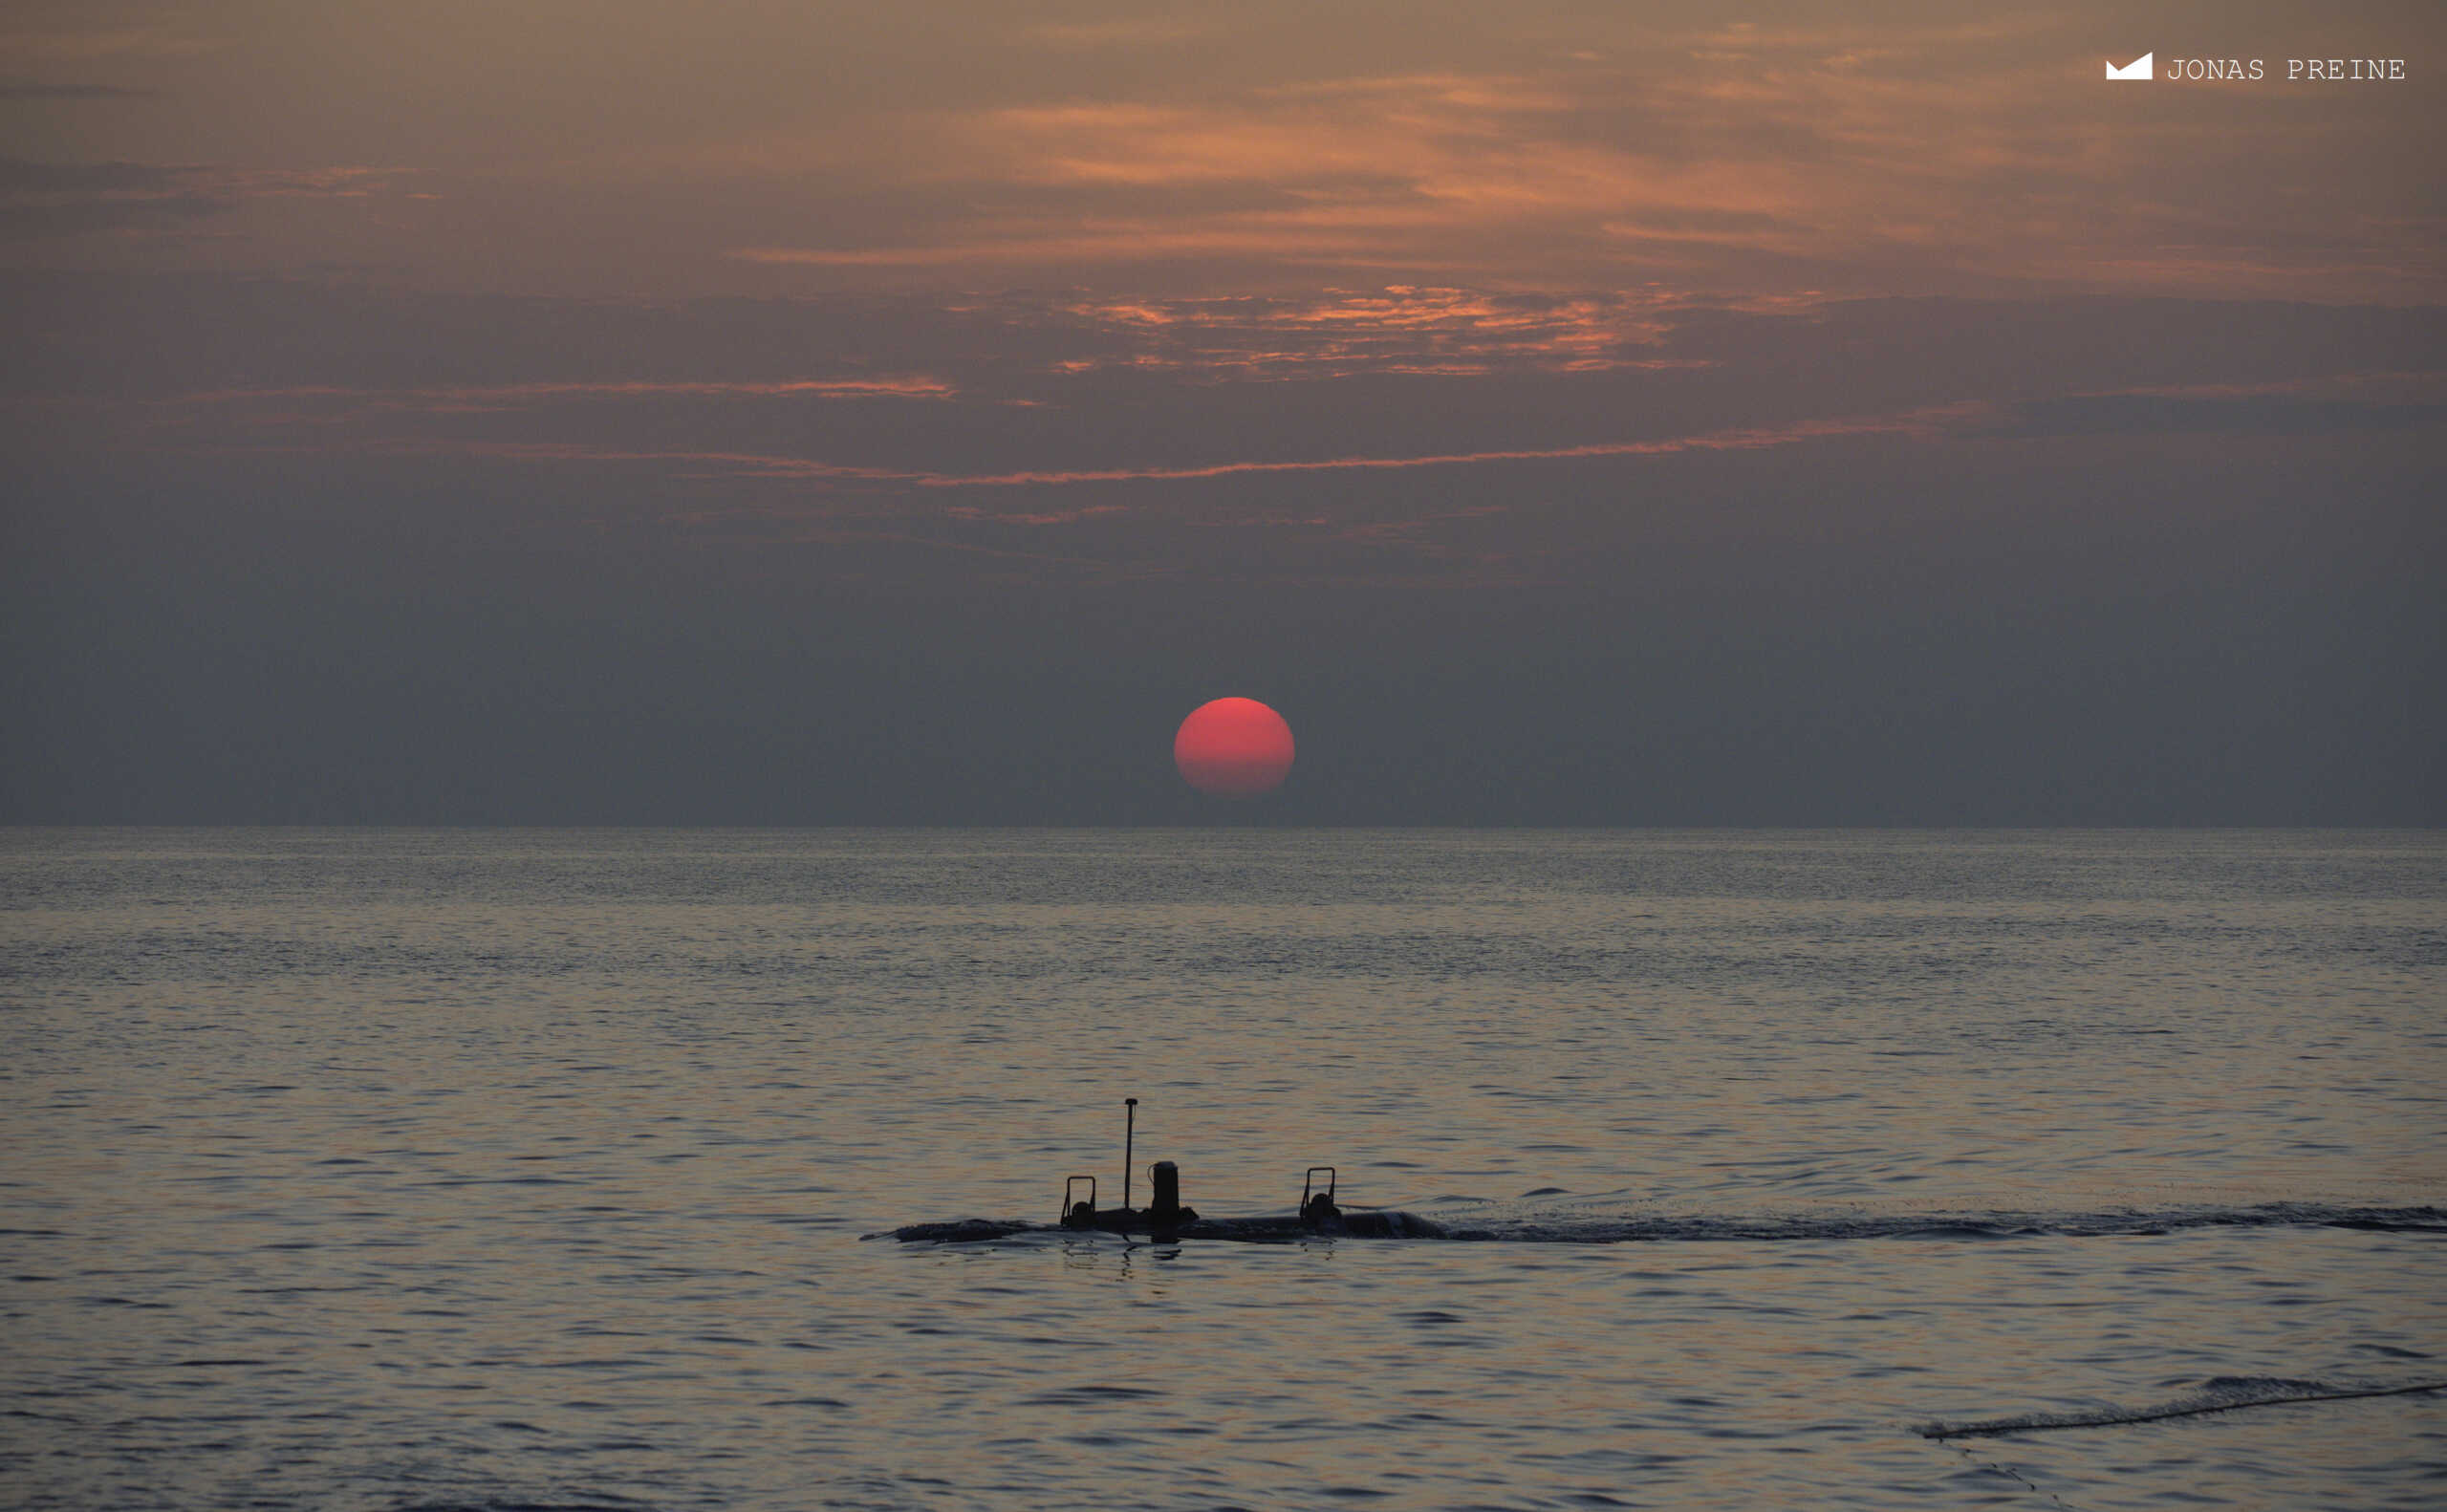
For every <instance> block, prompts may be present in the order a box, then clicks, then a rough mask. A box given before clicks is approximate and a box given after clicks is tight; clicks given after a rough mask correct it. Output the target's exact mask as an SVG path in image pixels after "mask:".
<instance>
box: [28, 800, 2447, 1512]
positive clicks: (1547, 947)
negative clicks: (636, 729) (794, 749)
mask: <svg viewBox="0 0 2447 1512" xmlns="http://www.w3.org/2000/svg"><path fill="white" fill-rule="evenodd" d="M0 907H4V908H5V912H0V973H4V975H0V1077H4V1078H5V1086H6V1096H5V1102H0V1140H4V1141H5V1144H4V1145H0V1150H4V1151H5V1163H4V1164H0V1271H5V1277H6V1279H5V1282H0V1412H5V1416H0V1502H5V1503H8V1504H11V1505H14V1506H21V1507H41V1508H51V1507H76V1508H149V1507H175V1508H235V1507H267V1506H269V1507H292V1506H296V1507H315V1508H340V1509H357V1508H368V1509H384V1512H390V1509H405V1508H420V1509H442V1508H469V1509H476V1508H483V1509H509V1508H604V1509H610V1508H619V1509H637V1508H697V1507H706V1508H713V1507H722V1508H792V1507H874V1508H899V1507H923V1508H969V1507H985V1508H994V1507H1012V1508H1031V1509H1033V1508H1069V1507H1094V1508H1105V1507H1111V1508H1221V1507H1250V1508H1277V1507H1328V1506H1332V1507H1354V1506H1358V1507H1372V1508H1384V1509H1389V1512H1390V1509H1410V1508H1460V1507H1501V1508H1523V1507H1612V1506H1641V1507H1707V1508H1763V1507H1765V1508H1776V1507H1796V1508H1816V1507H1879V1508H1886V1507H1912V1506H1924V1507H1940V1508H1944V1507H1970V1506H1986V1505H2009V1506H2010V1505H2028V1506H2032V1507H2042V1508H2046V1507H2061V1508H2070V1509H2087V1512H2097V1509H2102V1508H2111V1507H2120V1508H2139V1507H2171V1506H2183V1507H2201V1506H2235V1507H2279V1506H2300V1507H2323V1508H2335V1507H2408V1508H2410V1507H2435V1506H2437V1505H2440V1504H2442V1503H2447V1392H2440V1391H2421V1390H2410V1391H2409V1390H2405V1389H2406V1388H2421V1387H2424V1386H2427V1385H2435V1384H2437V1383H2442V1382H2447V1264H2442V1263H2443V1262H2447V836H2442V835H2440V834H2437V833H2384V832H2351V833H2316V832H2205V833H2204V832H2184V833H2125V832H2117V833H2070V832H2053V833H2022V832H2016V833H1979V832H1814V833H1813V832H1792V833H1760V832H1691V833H1676V832H1347V831H1333V832H1257V831H1246V830H1236V831H1223V832H1145V831H1133V832H1120V831H1114V832H1094V831H1072V832H976V831H961V832H702V831H697V832H642V831H599V832H407V831H397V832H380V831H18V832H8V833H6V834H5V835H0ZM1126 1096H1136V1097H1137V1098H1139V1099H1140V1102H1139V1105H1138V1108H1137V1135H1136V1138H1137V1146H1136V1148H1137V1159H1138V1164H1139V1167H1140V1171H1141V1174H1140V1176H1139V1177H1137V1180H1138V1181H1139V1182H1142V1183H1143V1181H1144V1179H1145V1177H1144V1174H1143V1173H1144V1168H1145V1165H1146V1163H1147V1162H1148V1161H1151V1160H1157V1159H1171V1160H1174V1161H1176V1162H1178V1164H1179V1165H1180V1171H1181V1181H1182V1187H1183V1196H1184V1197H1185V1199H1187V1200H1189V1201H1190V1202H1192V1203H1194V1204H1196V1205H1197V1206H1199V1207H1200V1208H1201V1209H1202V1210H1204V1211H1205V1212H1207V1213H1210V1214H1225V1215H1255V1214H1265V1213H1282V1212H1285V1211H1287V1210H1288V1208H1289V1207H1290V1205H1291V1204H1292V1202H1293V1200H1294V1199H1296V1198H1297V1197H1298V1195H1299V1188H1300V1184H1301V1179H1302V1174H1303V1171H1304V1169H1305V1168H1307V1167H1309V1166H1310V1165H1319V1164H1332V1165H1333V1166H1335V1167H1336V1168H1337V1172H1338V1180H1339V1186H1340V1195H1341V1197H1342V1199H1343V1201H1344V1203H1345V1205H1346V1206H1349V1207H1353V1208H1356V1207H1359V1206H1362V1205H1367V1206H1381V1207H1392V1208H1398V1209H1401V1210H1403V1211H1406V1212H1408V1213H1411V1214H1415V1215H1418V1216H1420V1217H1423V1218H1426V1219H1429V1220H1433V1221H1435V1222H1436V1223H1438V1224H1440V1225H1441V1226H1442V1227H1443V1228H1444V1229H1445V1230H1446V1231H1447V1232H1448V1234H1450V1235H1451V1236H1453V1237H1450V1238H1445V1239H1412V1240H1367V1239H1352V1238H1342V1239H1319V1240H1311V1241H1307V1242H1291V1243H1272V1244H1261V1243H1235V1242H1202V1241H1198V1240H1187V1241H1183V1242H1179V1243H1174V1244H1163V1245H1157V1244H1150V1243H1147V1242H1130V1241H1125V1240H1123V1239H1121V1238H1118V1237H1115V1236H1111V1235H1079V1234H1071V1233H1065V1232H1061V1231H1059V1230H1052V1229H1046V1228H1037V1229H1031V1230H1027V1231H1022V1232H1018V1233H1012V1234H1008V1235H1006V1236H1005V1237H1002V1238H999V1239H996V1240H992V1241H989V1242H968V1243H929V1242H902V1241H900V1240H898V1239H895V1238H893V1237H891V1235H890V1232H889V1231H891V1230H894V1229H897V1228H899V1227H902V1226H904V1225H908V1224H916V1223H928V1222H941V1221H946V1220H955V1219H961V1218H967V1217H978V1218H987V1219H1007V1220H1028V1221H1029V1222H1033V1223H1037V1224H1040V1225H1042V1224H1045V1223H1048V1222H1050V1220H1052V1219H1053V1218H1054V1217H1055V1214H1056V1211H1057V1208H1058V1204H1059V1201H1060V1197H1061V1191H1062V1183H1063V1178H1064V1177H1067V1176H1070V1175H1072V1174H1074V1173H1076V1174H1092V1175H1094V1176H1096V1177H1098V1178H1099V1182H1100V1186H1101V1189H1102V1190H1101V1195H1102V1197H1103V1199H1104V1201H1105V1202H1106V1203H1107V1205H1111V1204H1113V1203H1114V1202H1115V1200H1116V1199H1118V1196H1119V1194H1118V1192H1117V1190H1115V1189H1116V1188H1117V1187H1118V1185H1119V1183H1120V1180H1121V1149H1120V1145H1121V1135H1122V1132H1123V1118H1122V1105H1121V1100H1122V1099H1123V1098H1124V1097H1126ZM1144 1190H1145V1189H1144V1186H1143V1185H1140V1186H1139V1187H1138V1192H1139V1194H1141V1196H1142V1199H1143V1193H1144ZM878 1234H880V1235H883V1236H884V1237H880V1238H864V1237H862V1236H869V1235H878ZM2380 1392H2391V1393H2395V1394H2390V1395H2358V1396H2349V1395H2347V1393H2380ZM2303 1397H2328V1398H2337V1399H2329V1400H2289V1398H2303ZM2200 1407H2226V1408H2230V1409H2231V1410H2228V1411H2222V1412H2215V1413H2207V1414H2194V1415H2182V1416H2167V1417H2159V1418H2158V1420H2154V1421H2139V1420H2135V1419H2140V1418H2148V1417H2154V1416H2156V1415H2160V1414H2166V1413H2183V1412H2188V1411H2189V1410H2190V1409H2193V1408H2200ZM1946 1428H1953V1429H1963V1428H1977V1429H1979V1430H1980V1431H1978V1432H1974V1433H1972V1434H1969V1435H1968V1436H1960V1437H1951V1438H1947V1437H1930V1436H1927V1434H1928V1432H1929V1431H1931V1430H1933V1429H1940V1430H1941V1429H1946Z"/></svg>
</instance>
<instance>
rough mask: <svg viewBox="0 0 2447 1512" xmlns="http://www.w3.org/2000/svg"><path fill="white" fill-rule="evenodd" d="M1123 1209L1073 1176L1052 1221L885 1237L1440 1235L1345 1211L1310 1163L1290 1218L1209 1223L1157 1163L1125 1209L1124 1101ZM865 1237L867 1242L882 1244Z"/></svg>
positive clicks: (1126, 1102)
mask: <svg viewBox="0 0 2447 1512" xmlns="http://www.w3.org/2000/svg"><path fill="white" fill-rule="evenodd" d="M1122 1108H1123V1114H1122V1120H1123V1121H1122V1142H1121V1205H1120V1206H1119V1207H1098V1206H1097V1205H1096V1178H1095V1177H1093V1176H1073V1177H1067V1178H1065V1179H1064V1181H1063V1183H1062V1208H1061V1212H1060V1214H1059V1216H1058V1217H1057V1218H1056V1219H1055V1220H1054V1221H1053V1222H1051V1223H1027V1222H1018V1221H1013V1220H993V1219H982V1218H970V1219H962V1220H958V1221H956V1222H950V1223H911V1224H908V1225H907V1226H905V1227H902V1228H896V1229H893V1230H891V1231H890V1236H891V1237H892V1238H894V1239H897V1240H899V1241H900V1242H903V1243H937V1244H957V1243H964V1242H968V1243H973V1242H979V1241H984V1240H996V1239H1003V1238H1007V1237H1008V1236H1010V1235H1013V1234H1024V1233H1029V1232H1049V1231H1059V1230H1063V1229H1069V1230H1072V1231H1073V1232H1094V1233H1106V1234H1122V1235H1144V1236H1146V1237H1147V1238H1148V1239H1151V1240H1154V1241H1156V1242H1159V1243H1171V1242H1175V1241H1178V1240H1184V1239H1220V1240H1236V1241H1239V1242H1243V1243H1260V1244H1264V1243H1288V1242H1294V1241H1297V1240H1303V1239H1312V1238H1344V1237H1348V1238H1353V1239H1440V1238H1442V1237H1443V1236H1444V1229H1443V1227H1442V1226H1441V1225H1440V1224H1438V1223H1434V1222H1431V1221H1429V1220H1426V1219H1423V1218H1419V1217H1418V1216H1416V1215H1414V1214H1410V1213H1397V1212H1394V1211H1391V1210H1389V1209H1379V1208H1364V1209H1361V1210H1359V1211H1357V1212H1346V1211H1344V1209H1343V1208H1342V1207H1341V1206H1340V1205H1338V1204H1337V1203H1336V1202H1335V1201H1334V1195H1335V1171H1334V1168H1333V1167H1332V1166H1330V1165H1312V1166H1310V1167H1309V1168H1308V1170H1307V1171H1305V1172H1303V1173H1302V1174H1301V1177H1300V1202H1299V1205H1298V1206H1297V1207H1296V1208H1294V1209H1293V1210H1292V1212H1291V1214H1290V1215H1289V1216H1283V1215H1261V1216H1258V1217H1252V1218H1208V1217H1205V1216H1204V1215H1202V1214H1201V1213H1200V1212H1199V1211H1198V1209H1196V1208H1194V1207H1189V1206H1187V1205H1185V1204H1183V1202H1182V1201H1181V1183H1180V1167H1179V1166H1177V1165H1175V1164H1174V1163H1173V1162H1172V1161H1170V1160H1159V1161H1157V1162H1156V1163H1155V1164H1153V1165H1151V1166H1149V1167H1148V1168H1147V1177H1148V1183H1147V1184H1148V1188H1149V1195H1148V1199H1147V1205H1146V1206H1145V1207H1143V1208H1138V1207H1133V1206H1131V1205H1130V1193H1131V1172H1132V1168H1133V1157H1134V1149H1133V1147H1134V1145H1135V1143H1136V1140H1137V1126H1138V1099H1137V1098H1136V1097H1126V1098H1124V1099H1122ZM884 1237H885V1236H884V1235H882V1234H870V1235H868V1236H867V1238H869V1239H881V1238H884Z"/></svg>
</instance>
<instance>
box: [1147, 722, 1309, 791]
mask: <svg viewBox="0 0 2447 1512" xmlns="http://www.w3.org/2000/svg"><path fill="white" fill-rule="evenodd" d="M1173 765H1174V766H1176V767H1180V772H1181V777H1182V779H1183V780H1184V781H1186V782H1187V783H1188V784H1189V785H1190V786H1191V787H1193V788H1197V789H1198V790H1199V791H1201V792H1202V793H1206V794H1208V795H1210V796H1212V797H1217V798H1255V797H1257V796H1259V795H1260V794H1262V793H1269V792H1272V791H1274V789H1276V788H1280V787H1282V786H1283V779H1284V776H1285V774H1286V773H1288V772H1289V771H1290V770H1291V726H1290V725H1288V724H1285V723H1284V720H1283V716H1282V715H1280V714H1277V713H1276V712H1274V710H1272V709H1270V708H1268V707H1267V706H1266V705H1265V704H1263V703H1260V702H1258V701H1257V700H1255V699H1217V700H1215V701H1214V702H1211V703H1202V704H1200V705H1199V706H1198V707H1197V708H1195V709H1193V710H1191V711H1190V716H1189V718H1187V719H1185V720H1183V721H1181V727H1180V732H1179V733H1177V734H1176V735H1174V737H1173Z"/></svg>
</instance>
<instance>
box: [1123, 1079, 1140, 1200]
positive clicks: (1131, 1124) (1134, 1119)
mask: <svg viewBox="0 0 2447 1512" xmlns="http://www.w3.org/2000/svg"><path fill="white" fill-rule="evenodd" d="M1121 1106H1122V1110H1123V1112H1122V1115H1121V1116H1122V1125H1121V1210H1122V1211H1123V1212H1125V1213H1127V1212H1129V1211H1130V1142H1131V1140H1132V1139H1133V1138H1134V1137H1135V1136H1136V1135H1137V1133H1138V1099H1137V1098H1136V1097H1125V1098H1123V1099H1122V1100H1121Z"/></svg>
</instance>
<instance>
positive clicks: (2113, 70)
mask: <svg viewBox="0 0 2447 1512" xmlns="http://www.w3.org/2000/svg"><path fill="white" fill-rule="evenodd" d="M2157 55H2158V54H2155V53H2144V54H2141V55H2140V56H2139V57H2136V58H2134V59H2133V61H2132V62H2130V63H2127V64H2125V65H2124V66H2123V67H2122V68H2118V67H2116V66H2115V65H2114V64H2112V63H2110V64H2109V65H2108V66H2107V76H2108V77H2110V78H2155V77H2157V76H2158V75H2157V70H2156V69H2155V68H2154V67H2153V66H2152V64H2153V62H2154V60H2155V58H2156V57H2157Z"/></svg>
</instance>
